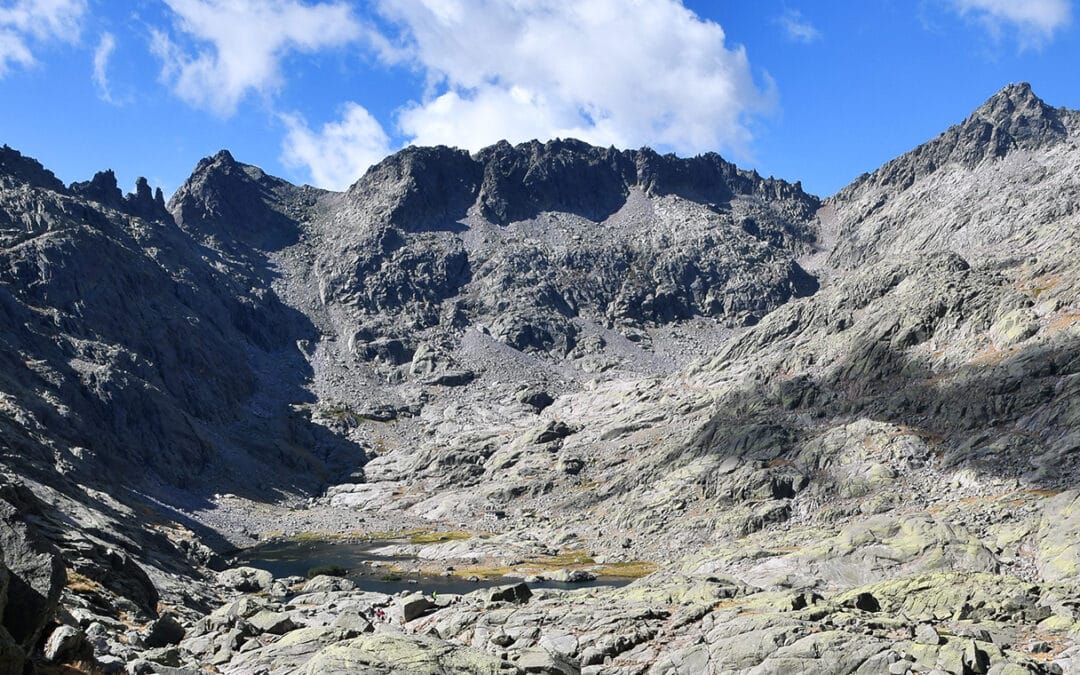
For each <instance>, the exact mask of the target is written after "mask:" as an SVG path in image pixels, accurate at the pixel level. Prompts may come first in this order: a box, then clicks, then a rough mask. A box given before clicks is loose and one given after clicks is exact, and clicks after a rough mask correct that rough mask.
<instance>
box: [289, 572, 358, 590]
mask: <svg viewBox="0 0 1080 675" xmlns="http://www.w3.org/2000/svg"><path fill="white" fill-rule="evenodd" d="M354 588H356V584H354V583H353V582H351V581H349V580H348V579H342V578H341V577H332V576H330V575H328V574H320V575H318V576H315V577H312V578H311V580H310V581H308V582H307V583H305V584H304V587H303V588H301V589H300V592H301V593H330V592H333V591H351V590H353V589H354Z"/></svg>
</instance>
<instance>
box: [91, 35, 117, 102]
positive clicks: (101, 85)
mask: <svg viewBox="0 0 1080 675" xmlns="http://www.w3.org/2000/svg"><path fill="white" fill-rule="evenodd" d="M114 49H116V38H114V37H113V34H112V33H103V34H102V36H101V41H100V42H98V46H97V49H95V50H94V84H95V85H97V88H98V96H100V97H101V99H102V100H103V101H106V102H108V103H113V102H114V101H113V97H112V93H111V92H110V91H109V72H108V71H109V57H111V56H112V53H113V50H114Z"/></svg>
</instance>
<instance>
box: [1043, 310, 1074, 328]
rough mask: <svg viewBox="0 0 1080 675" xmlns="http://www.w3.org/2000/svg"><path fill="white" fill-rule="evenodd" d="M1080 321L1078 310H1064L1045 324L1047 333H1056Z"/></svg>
mask: <svg viewBox="0 0 1080 675" xmlns="http://www.w3.org/2000/svg"><path fill="white" fill-rule="evenodd" d="M1078 323H1080V312H1065V313H1064V314H1062V315H1061V316H1059V317H1057V318H1056V319H1054V320H1053V321H1051V322H1050V323H1049V324H1047V326H1046V330H1047V332H1048V333H1057V332H1059V331H1063V330H1066V329H1068V328H1071V327H1072V326H1075V325H1076V324H1078Z"/></svg>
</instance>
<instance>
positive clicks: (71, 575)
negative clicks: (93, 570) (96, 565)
mask: <svg viewBox="0 0 1080 675" xmlns="http://www.w3.org/2000/svg"><path fill="white" fill-rule="evenodd" d="M67 588H68V590H69V591H71V592H72V593H100V592H101V591H103V590H104V587H103V586H102V585H101V584H99V583H98V582H96V581H94V580H93V579H91V578H90V577H88V576H86V575H85V574H80V573H78V572H76V571H75V570H72V569H69V570H68V571H67Z"/></svg>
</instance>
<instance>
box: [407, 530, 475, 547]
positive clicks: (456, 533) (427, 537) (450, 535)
mask: <svg viewBox="0 0 1080 675" xmlns="http://www.w3.org/2000/svg"><path fill="white" fill-rule="evenodd" d="M471 537H472V534H470V533H469V532H463V531H461V530H451V531H448V532H425V531H423V530H420V531H417V532H413V533H411V534H409V543H411V544H437V543H439V542H442V541H460V540H462V539H469V538H471Z"/></svg>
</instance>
